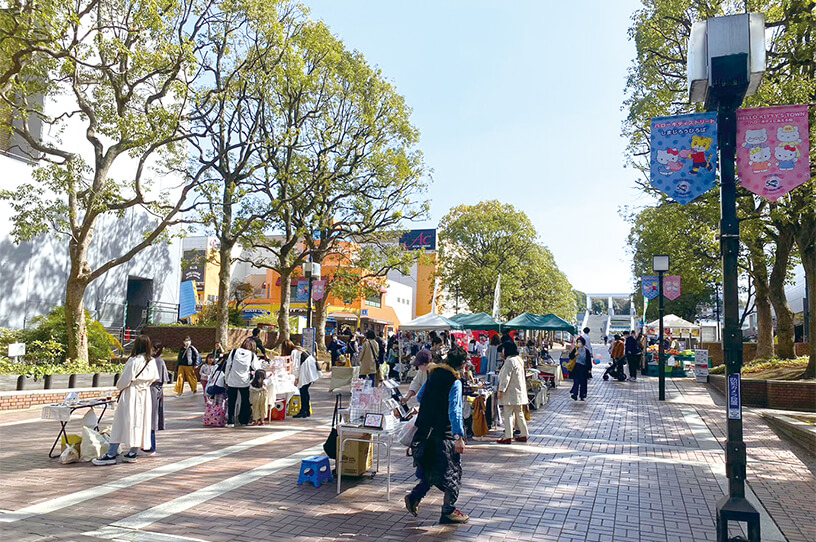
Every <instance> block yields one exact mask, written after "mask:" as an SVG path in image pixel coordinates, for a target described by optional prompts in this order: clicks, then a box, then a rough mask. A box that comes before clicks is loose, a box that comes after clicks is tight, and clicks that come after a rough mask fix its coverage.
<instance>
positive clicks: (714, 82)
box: [687, 13, 766, 102]
mask: <svg viewBox="0 0 816 542" xmlns="http://www.w3.org/2000/svg"><path fill="white" fill-rule="evenodd" d="M765 56H766V52H765V15H763V14H762V13H743V14H739V15H728V16H725V17H714V18H712V19H708V20H707V21H700V22H696V23H694V24H693V25H692V26H691V33H690V34H689V40H688V63H687V64H688V92H689V100H691V101H692V102H706V101H708V99H709V88H710V87H727V86H740V85H747V89H746V91H745V95H746V96H750V95H752V94H755V93H756V91H757V88H759V83H760V81H761V80H762V74H763V73H764V72H765Z"/></svg>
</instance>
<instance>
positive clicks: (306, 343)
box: [301, 327, 317, 354]
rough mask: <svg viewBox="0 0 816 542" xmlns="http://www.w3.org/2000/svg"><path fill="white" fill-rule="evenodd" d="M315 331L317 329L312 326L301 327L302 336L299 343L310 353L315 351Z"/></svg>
mask: <svg viewBox="0 0 816 542" xmlns="http://www.w3.org/2000/svg"><path fill="white" fill-rule="evenodd" d="M316 332H317V330H316V329H315V328H313V327H305V328H303V338H302V339H301V345H302V346H303V348H304V349H305V350H306V351H307V352H309V353H310V354H314V352H315V337H316Z"/></svg>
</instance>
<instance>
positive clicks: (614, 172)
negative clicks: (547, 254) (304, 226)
mask: <svg viewBox="0 0 816 542" xmlns="http://www.w3.org/2000/svg"><path fill="white" fill-rule="evenodd" d="M305 3H306V5H308V6H309V7H310V8H311V17H312V18H314V19H320V20H323V21H325V23H326V24H327V25H328V26H329V27H330V28H331V31H332V33H334V34H335V35H337V36H338V37H340V38H341V39H342V40H343V41H344V42H345V44H346V47H348V48H349V49H357V50H359V51H360V52H362V53H363V54H364V55H365V57H366V59H367V60H368V61H369V62H370V63H371V64H373V65H376V66H377V67H379V68H380V69H381V70H382V72H383V74H384V75H385V77H386V78H387V79H388V80H389V81H391V82H392V83H393V84H394V85H395V86H396V88H397V90H398V91H399V93H400V94H402V95H403V96H404V97H405V99H406V102H407V104H408V105H409V106H410V107H411V108H412V109H413V115H412V120H413V123H414V125H415V126H416V127H417V128H418V129H419V130H420V132H421V139H420V143H419V149H420V150H422V152H423V153H424V155H425V161H426V165H427V166H428V167H429V168H431V169H432V170H433V183H432V184H431V186H430V188H429V191H428V198H429V199H430V201H431V218H430V220H429V221H427V222H421V223H418V224H416V225H414V226H412V227H417V228H419V227H436V225H437V224H438V222H439V220H440V219H441V218H442V217H443V216H444V215H445V214H446V213H447V212H448V211H449V210H450V209H451V207H454V206H456V205H462V204H468V205H472V204H475V203H478V202H480V201H484V200H489V199H498V200H499V201H502V202H505V203H510V204H512V205H513V206H515V207H516V208H517V209H519V210H522V211H524V212H525V213H527V215H528V216H529V217H530V219H531V220H532V222H533V224H534V226H535V227H536V230H537V231H538V233H539V237H540V239H539V240H540V242H541V243H543V244H544V245H546V246H547V247H548V248H549V249H550V250H551V251H552V252H553V254H554V256H555V259H556V262H557V264H558V266H559V267H560V268H561V270H562V271H563V272H564V273H566V275H567V278H568V279H569V280H570V282H571V283H572V285H573V287H574V288H576V289H578V290H581V291H584V292H588V293H592V292H594V293H618V292H621V293H622V292H629V291H631V289H632V277H631V258H630V256H629V253H628V252H627V250H626V236H627V235H628V233H629V225H628V224H627V223H626V222H625V221H624V220H623V219H622V218H621V217H620V214H619V209H620V207H621V206H643V205H647V204H649V203H650V200H649V199H648V197H646V196H643V195H642V194H641V193H640V192H638V191H637V190H636V189H635V188H634V181H635V179H636V178H637V173H636V172H635V171H634V170H633V169H631V168H625V167H624V150H625V147H626V140H625V139H624V138H623V137H621V122H622V121H623V119H624V117H625V112H624V111H622V110H621V106H622V103H623V100H624V87H625V84H626V74H627V69H628V68H629V67H630V66H631V64H632V59H633V58H634V56H635V46H634V43H633V42H631V41H629V40H628V34H627V30H628V28H629V26H630V19H631V15H632V14H633V13H634V11H635V10H637V9H639V8H640V7H641V4H640V2H638V1H634V0H619V1H616V2H605V1H601V0H592V1H591V2H583V3H581V4H580V5H579V4H572V3H571V2H549V1H542V0H538V1H517V2H512V3H511V2H495V1H493V2H486V1H475V0H474V1H469V2H464V1H456V2H454V1H439V0H437V1H425V0H412V1H410V2H396V1H385V0H376V1H375V0H306V2H305Z"/></svg>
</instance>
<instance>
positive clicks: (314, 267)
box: [303, 262, 320, 328]
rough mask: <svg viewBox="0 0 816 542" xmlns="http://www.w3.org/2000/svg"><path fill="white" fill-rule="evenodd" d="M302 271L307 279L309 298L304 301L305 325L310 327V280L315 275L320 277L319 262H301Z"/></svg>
mask: <svg viewBox="0 0 816 542" xmlns="http://www.w3.org/2000/svg"><path fill="white" fill-rule="evenodd" d="M303 273H304V274H305V275H306V278H307V279H308V280H309V298H308V300H307V301H306V327H309V328H310V327H312V281H313V280H314V278H315V276H317V277H320V264H319V263H314V262H306V263H304V264H303Z"/></svg>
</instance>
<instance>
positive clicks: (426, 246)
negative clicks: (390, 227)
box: [400, 229, 436, 250]
mask: <svg viewBox="0 0 816 542" xmlns="http://www.w3.org/2000/svg"><path fill="white" fill-rule="evenodd" d="M400 244H401V245H402V246H403V247H404V248H405V249H406V250H436V230H435V229H431V230H410V231H407V232H405V233H403V234H402V236H401V237H400Z"/></svg>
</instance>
